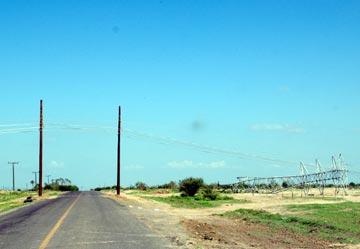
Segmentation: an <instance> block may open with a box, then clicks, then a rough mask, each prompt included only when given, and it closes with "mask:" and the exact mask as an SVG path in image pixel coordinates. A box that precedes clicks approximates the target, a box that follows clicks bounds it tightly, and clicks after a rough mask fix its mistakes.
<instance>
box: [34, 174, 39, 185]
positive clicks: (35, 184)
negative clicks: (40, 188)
mask: <svg viewBox="0 0 360 249" xmlns="http://www.w3.org/2000/svg"><path fill="white" fill-rule="evenodd" d="M33 173H34V174H35V187H36V184H37V173H39V172H37V171H33Z"/></svg>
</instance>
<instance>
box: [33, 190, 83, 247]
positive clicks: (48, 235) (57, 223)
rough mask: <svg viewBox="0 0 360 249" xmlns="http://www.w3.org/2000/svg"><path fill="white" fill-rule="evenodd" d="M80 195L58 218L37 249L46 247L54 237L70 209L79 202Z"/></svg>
mask: <svg viewBox="0 0 360 249" xmlns="http://www.w3.org/2000/svg"><path fill="white" fill-rule="evenodd" d="M80 196H81V194H79V196H78V197H77V198H76V199H75V200H74V202H73V203H72V204H71V205H70V207H68V209H67V210H66V211H65V213H64V214H63V215H62V216H61V217H60V218H59V220H58V221H57V222H56V224H55V226H54V227H53V228H52V229H51V230H50V232H49V233H48V234H47V235H46V237H45V239H44V240H43V242H42V243H41V245H40V247H39V249H45V248H46V246H47V245H48V244H49V242H50V240H51V239H52V237H54V234H55V233H56V231H57V230H58V229H59V227H60V226H61V224H62V223H63V222H64V220H65V218H66V217H67V216H68V215H69V213H70V211H71V209H72V208H73V207H74V206H75V204H76V203H77V202H78V201H79V199H80Z"/></svg>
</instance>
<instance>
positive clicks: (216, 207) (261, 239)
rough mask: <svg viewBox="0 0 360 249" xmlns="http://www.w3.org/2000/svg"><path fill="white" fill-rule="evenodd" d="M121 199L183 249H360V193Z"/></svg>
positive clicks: (141, 195)
mask: <svg viewBox="0 0 360 249" xmlns="http://www.w3.org/2000/svg"><path fill="white" fill-rule="evenodd" d="M108 194H109V196H112V197H114V196H113V194H112V193H108ZM120 198H121V199H122V200H125V201H127V202H128V203H129V209H130V210H132V212H133V213H134V214H135V215H136V216H138V217H139V219H140V220H141V221H143V222H144V223H145V224H146V225H148V226H150V227H152V228H154V229H155V230H158V231H159V232H160V233H162V234H166V236H167V237H170V238H173V241H174V243H175V244H177V245H178V246H179V247H182V246H183V248H360V190H350V191H349V195H348V196H337V197H336V196H334V190H333V189H327V190H326V193H325V197H322V196H318V195H316V192H314V196H308V197H301V193H300V192H296V191H294V192H292V193H291V192H287V193H280V194H275V195H269V194H268V195H265V194H263V195H260V194H254V195H252V194H227V195H222V198H221V199H220V200H219V201H215V202H212V201H205V202H203V201H201V200H196V199H191V198H187V199H183V200H181V198H180V197H179V196H178V194H176V193H172V192H161V191H152V192H149V191H148V192H141V191H140V192H139V191H135V192H134V191H126V192H125V193H122V195H121V197H120Z"/></svg>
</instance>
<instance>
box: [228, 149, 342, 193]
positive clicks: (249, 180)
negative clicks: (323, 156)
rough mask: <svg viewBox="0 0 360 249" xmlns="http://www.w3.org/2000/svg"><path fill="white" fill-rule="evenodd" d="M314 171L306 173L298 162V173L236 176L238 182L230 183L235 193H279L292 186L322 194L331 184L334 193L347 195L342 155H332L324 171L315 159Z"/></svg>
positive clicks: (305, 191) (307, 191)
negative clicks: (289, 174) (336, 157)
mask: <svg viewBox="0 0 360 249" xmlns="http://www.w3.org/2000/svg"><path fill="white" fill-rule="evenodd" d="M315 166H316V172H315V173H308V171H307V169H306V167H305V165H304V164H303V163H302V162H300V175H293V176H273V177H237V179H238V182H237V183H235V184H233V185H232V190H233V191H234V192H236V193H239V192H250V193H273V194H275V193H279V192H282V191H286V190H289V189H292V188H297V189H301V190H302V192H303V194H304V195H305V196H306V195H309V193H310V189H311V188H317V189H318V190H319V192H320V195H324V188H325V186H326V185H329V184H333V186H334V187H335V195H338V194H339V193H340V191H342V193H343V194H344V195H347V187H348V176H347V173H348V170H347V169H346V166H345V163H344V159H343V157H342V155H341V154H340V155H339V159H338V160H336V159H335V157H332V168H331V169H330V170H327V171H324V170H323V168H322V166H321V164H320V162H319V160H317V159H316V160H315Z"/></svg>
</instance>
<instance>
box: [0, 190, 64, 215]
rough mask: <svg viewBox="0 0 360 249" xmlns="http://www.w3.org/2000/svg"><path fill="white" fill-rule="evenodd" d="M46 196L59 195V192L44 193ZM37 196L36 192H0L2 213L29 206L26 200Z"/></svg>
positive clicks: (0, 210) (0, 209) (0, 211)
mask: <svg viewBox="0 0 360 249" xmlns="http://www.w3.org/2000/svg"><path fill="white" fill-rule="evenodd" d="M43 194H44V195H47V196H54V195H58V194H59V192H58V191H44V192H43ZM29 196H32V197H35V196H37V193H36V192H34V191H1V192H0V213H3V212H6V211H9V210H11V209H14V208H17V207H22V206H25V205H28V203H24V200H25V198H27V197H29Z"/></svg>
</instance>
